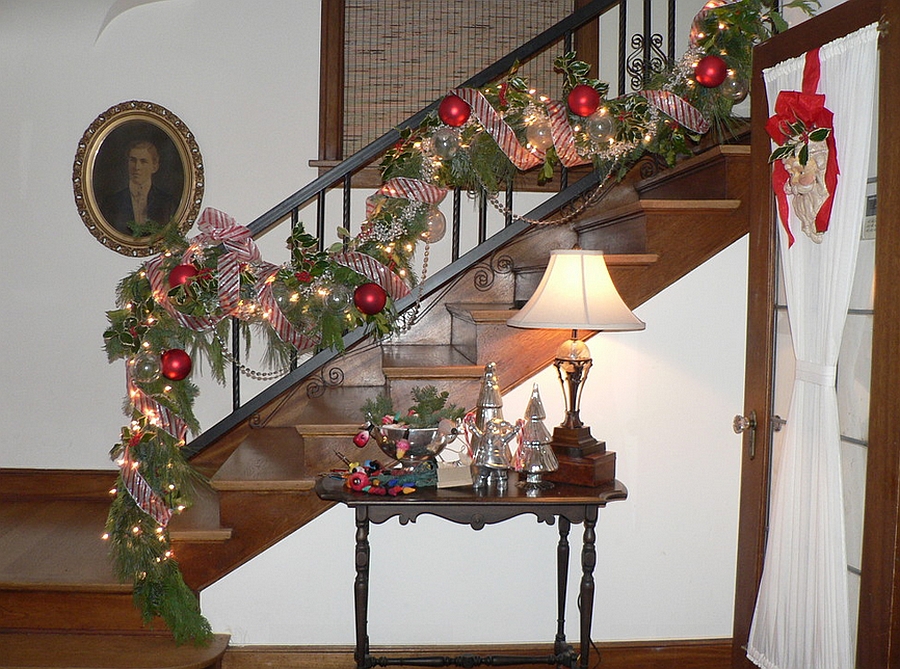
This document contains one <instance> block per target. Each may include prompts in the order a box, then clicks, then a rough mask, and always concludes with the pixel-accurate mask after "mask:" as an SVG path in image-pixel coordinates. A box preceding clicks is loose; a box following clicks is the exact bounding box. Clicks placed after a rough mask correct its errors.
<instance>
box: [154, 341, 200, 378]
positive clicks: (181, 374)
mask: <svg viewBox="0 0 900 669" xmlns="http://www.w3.org/2000/svg"><path fill="white" fill-rule="evenodd" d="M159 362H160V369H161V371H162V375H163V376H164V377H166V378H167V379H169V380H170V381H182V380H183V379H186V378H187V375H188V374H190V373H191V367H192V366H193V362H192V361H191V356H189V355H188V354H187V353H186V352H185V351H182V350H181V349H180V348H173V349H169V350H168V351H166V352H165V353H163V354H162V355H161V356H159Z"/></svg>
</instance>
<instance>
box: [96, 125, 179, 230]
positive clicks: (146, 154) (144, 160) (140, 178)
mask: <svg viewBox="0 0 900 669" xmlns="http://www.w3.org/2000/svg"><path fill="white" fill-rule="evenodd" d="M125 160H126V164H127V169H128V185H127V186H126V187H125V188H122V189H120V190H118V191H116V192H114V193H112V194H111V195H108V196H107V197H106V198H105V200H104V201H103V202H101V203H100V213H101V214H102V215H103V217H104V218H105V219H106V220H107V221H108V222H109V224H110V225H112V226H113V228H115V229H116V230H118V231H119V232H123V233H125V234H129V235H132V236H135V237H142V236H144V235H147V234H151V233H154V232H158V231H160V230H162V229H163V228H164V227H165V226H166V225H167V224H168V223H169V222H170V221H171V220H172V217H173V216H175V212H176V211H177V210H178V198H177V197H175V196H174V195H172V194H171V193H169V192H168V191H166V190H163V188H161V187H160V186H158V185H157V184H155V183H154V175H156V173H157V172H159V167H160V161H159V150H158V149H157V148H156V145H155V144H154V143H153V142H151V141H149V140H138V141H135V142H132V143H131V144H130V145H129V146H128V151H127V153H126V156H125Z"/></svg>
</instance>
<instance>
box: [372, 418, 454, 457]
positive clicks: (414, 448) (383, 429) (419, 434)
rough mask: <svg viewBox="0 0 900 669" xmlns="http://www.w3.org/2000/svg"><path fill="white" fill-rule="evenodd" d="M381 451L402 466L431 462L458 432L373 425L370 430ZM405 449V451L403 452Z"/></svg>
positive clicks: (447, 429)
mask: <svg viewBox="0 0 900 669" xmlns="http://www.w3.org/2000/svg"><path fill="white" fill-rule="evenodd" d="M370 432H371V434H372V436H373V437H374V438H375V441H376V443H377V444H378V447H379V448H381V451H382V452H383V453H384V454H385V455H387V456H388V457H390V458H393V459H394V460H399V461H400V462H401V463H402V464H403V465H407V466H409V465H412V466H414V465H417V464H419V463H420V462H423V461H426V460H433V459H434V458H435V456H436V455H437V454H438V453H440V452H441V451H442V450H444V446H446V445H447V444H449V443H450V442H451V441H453V440H454V439H456V435H457V434H458V433H459V430H458V429H457V427H456V426H455V425H453V426H452V427H448V426H443V427H414V428H410V427H407V426H405V425H375V426H373V427H372V428H371V430H370ZM404 447H405V450H404Z"/></svg>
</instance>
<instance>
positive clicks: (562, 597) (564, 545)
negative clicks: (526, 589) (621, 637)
mask: <svg viewBox="0 0 900 669" xmlns="http://www.w3.org/2000/svg"><path fill="white" fill-rule="evenodd" d="M570 527H571V523H569V519H568V518H563V517H562V516H560V517H559V544H557V546H556V611H557V617H556V641H555V642H554V644H553V652H554V653H556V654H557V655H559V654H560V653H563V652H565V650H566V594H567V593H566V588H567V583H568V578H569V528H570Z"/></svg>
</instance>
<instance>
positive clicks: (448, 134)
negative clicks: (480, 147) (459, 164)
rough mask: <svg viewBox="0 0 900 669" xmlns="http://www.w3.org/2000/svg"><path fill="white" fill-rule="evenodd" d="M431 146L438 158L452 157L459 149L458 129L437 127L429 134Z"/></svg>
mask: <svg viewBox="0 0 900 669" xmlns="http://www.w3.org/2000/svg"><path fill="white" fill-rule="evenodd" d="M464 104H465V103H464ZM431 148H432V150H433V151H434V154H435V155H436V156H438V157H439V158H444V159H447V158H452V157H453V156H454V155H456V152H457V151H459V130H457V129H456V128H438V129H437V130H435V132H434V134H433V135H432V136H431Z"/></svg>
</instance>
